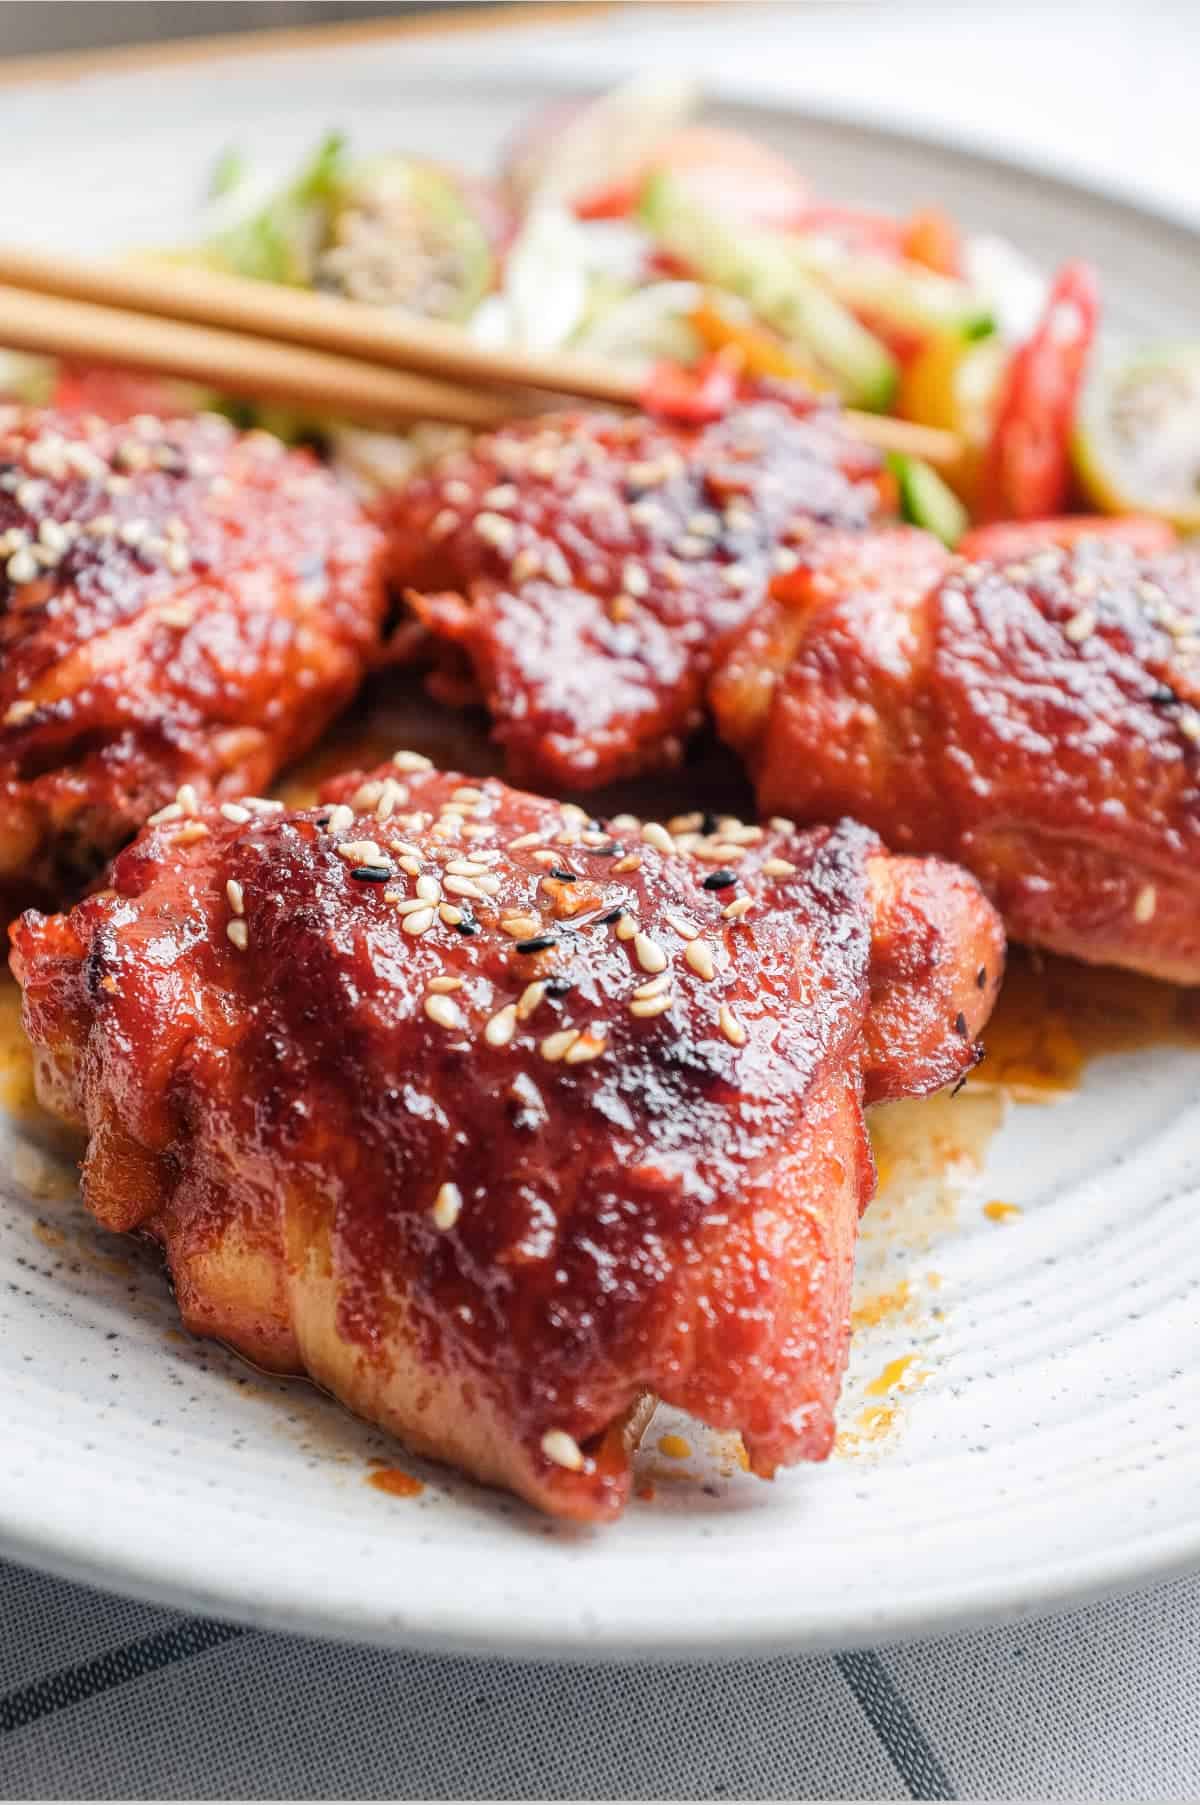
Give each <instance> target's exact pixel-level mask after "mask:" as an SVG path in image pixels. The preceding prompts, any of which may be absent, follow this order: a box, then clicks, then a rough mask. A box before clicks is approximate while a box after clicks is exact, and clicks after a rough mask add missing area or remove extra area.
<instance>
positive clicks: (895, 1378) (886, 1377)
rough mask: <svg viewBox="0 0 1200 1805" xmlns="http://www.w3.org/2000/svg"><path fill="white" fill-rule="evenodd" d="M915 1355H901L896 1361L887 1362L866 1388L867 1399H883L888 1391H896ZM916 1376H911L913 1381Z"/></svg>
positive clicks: (910, 1366)
mask: <svg viewBox="0 0 1200 1805" xmlns="http://www.w3.org/2000/svg"><path fill="white" fill-rule="evenodd" d="M916 1357H917V1356H916V1355H915V1354H901V1356H900V1358H899V1359H898V1360H889V1361H888V1363H887V1365H886V1366H885V1367H884V1369H883V1371H882V1372H881V1373H880V1374H879V1375H878V1377H877V1378H874V1379H872V1380H871V1383H870V1384H869V1385H868V1386H867V1396H868V1397H869V1398H885V1397H886V1396H887V1394H888V1392H889V1391H898V1390H899V1389H900V1387H901V1386H902V1385H903V1384H904V1381H905V1379H906V1377H907V1375H908V1373H909V1371H910V1369H911V1368H912V1365H913V1362H914V1361H915V1360H916ZM916 1376H917V1375H915V1374H914V1375H913V1378H914V1381H915V1379H916Z"/></svg>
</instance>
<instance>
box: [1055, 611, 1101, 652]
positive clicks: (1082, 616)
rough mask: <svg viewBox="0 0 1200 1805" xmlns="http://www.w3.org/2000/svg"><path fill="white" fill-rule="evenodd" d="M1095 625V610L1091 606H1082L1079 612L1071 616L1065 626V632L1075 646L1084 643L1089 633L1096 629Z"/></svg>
mask: <svg viewBox="0 0 1200 1805" xmlns="http://www.w3.org/2000/svg"><path fill="white" fill-rule="evenodd" d="M1095 627H1096V616H1095V612H1094V611H1093V610H1092V609H1091V608H1081V609H1080V610H1079V613H1078V614H1073V615H1072V616H1071V618H1070V620H1069V621H1068V622H1067V624H1066V626H1065V627H1064V628H1063V634H1064V636H1065V637H1066V638H1067V639H1069V640H1070V642H1071V644H1072V645H1073V646H1077V645H1082V643H1083V641H1084V640H1085V639H1087V637H1088V636H1089V634H1091V633H1093V632H1094V631H1095Z"/></svg>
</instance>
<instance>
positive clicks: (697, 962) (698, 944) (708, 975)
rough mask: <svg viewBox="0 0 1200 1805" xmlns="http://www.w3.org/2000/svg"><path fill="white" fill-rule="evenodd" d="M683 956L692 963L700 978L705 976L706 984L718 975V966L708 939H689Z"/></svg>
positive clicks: (688, 962) (689, 963)
mask: <svg viewBox="0 0 1200 1805" xmlns="http://www.w3.org/2000/svg"><path fill="white" fill-rule="evenodd" d="M683 956H684V959H685V961H686V962H687V964H688V965H690V966H691V968H692V970H693V971H694V972H695V974H696V976H697V977H698V978H703V979H704V981H705V983H706V984H707V983H710V982H711V980H712V979H713V978H714V977H715V976H716V966H715V965H714V963H713V954H712V947H711V946H710V945H709V944H708V941H707V940H691V941H689V942H688V944H687V945H686V946H685V947H684V949H683Z"/></svg>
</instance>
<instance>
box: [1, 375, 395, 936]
mask: <svg viewBox="0 0 1200 1805" xmlns="http://www.w3.org/2000/svg"><path fill="white" fill-rule="evenodd" d="M0 553H2V561H0V908H3V909H4V910H5V919H7V918H8V916H10V915H12V914H13V913H14V912H15V911H16V909H17V908H19V907H21V906H22V905H23V904H24V903H28V902H33V901H38V902H49V903H56V902H59V901H61V900H63V899H64V898H69V897H70V896H71V895H72V894H73V893H77V892H78V891H79V890H80V889H81V888H82V887H83V886H84V884H85V883H86V882H87V881H88V880H89V879H90V878H91V877H92V876H93V875H94V874H95V873H96V872H97V871H98V870H99V869H100V868H101V866H102V865H103V864H104V862H105V861H106V860H107V859H108V858H109V857H111V855H112V854H113V853H114V852H115V851H116V849H117V848H118V847H119V846H120V845H122V843H123V842H124V841H126V840H127V839H129V838H130V836H131V835H132V834H133V833H134V832H135V831H136V830H137V828H138V827H139V826H140V825H141V823H142V822H143V821H144V820H145V818H146V816H147V815H148V814H149V813H150V812H151V811H152V810H154V809H157V808H159V807H160V806H162V805H163V804H167V803H168V802H169V799H170V798H172V797H173V796H175V794H176V791H177V790H179V789H180V786H185V787H184V788H183V791H182V795H183V801H182V802H181V803H180V805H179V808H180V812H182V811H183V810H184V809H186V808H189V807H190V806H191V805H192V801H194V799H195V798H196V797H203V796H208V795H215V796H235V795H237V794H238V793H239V792H240V791H243V790H246V789H257V788H258V787H260V786H261V785H263V784H265V783H266V782H267V780H268V779H269V778H271V777H272V776H273V775H274V773H275V772H276V771H277V770H278V769H279V768H280V767H281V766H282V765H283V764H284V763H285V762H286V761H287V760H288V759H290V758H291V757H293V756H294V755H295V754H297V753H299V752H301V751H303V750H304V749H305V748H306V747H307V746H308V745H310V744H311V743H312V741H313V740H315V739H316V737H317V735H318V734H319V733H320V731H321V729H322V728H323V727H324V726H325V724H326V723H327V722H328V721H329V720H330V719H331V718H332V716H333V715H334V714H336V713H337V712H338V710H339V709H340V708H341V707H343V706H344V704H345V703H346V702H347V701H348V700H349V698H350V697H351V695H352V694H353V693H354V691H355V689H356V688H357V687H358V683H359V680H360V678H361V676H362V673H363V670H364V667H365V664H366V662H367V661H368V658H369V657H370V656H371V654H372V653H373V651H374V648H375V645H376V642H377V640H378V638H379V635H380V633H381V631H382V625H383V616H384V610H385V592H384V578H383V568H382V558H383V541H382V538H381V535H380V533H379V531H378V529H377V528H376V527H374V526H372V525H371V524H370V523H369V522H368V521H367V520H366V519H365V518H364V516H363V514H362V513H361V510H360V509H359V507H358V505H357V504H356V502H355V501H354V500H353V499H352V498H351V497H350V496H348V495H347V494H346V493H345V492H344V491H343V490H342V489H341V488H339V487H338V485H337V484H336V483H335V482H334V480H333V479H332V478H331V477H330V476H329V475H328V474H327V473H326V472H325V471H323V470H322V469H321V468H320V467H319V466H318V465H317V464H316V463H315V462H313V461H312V460H311V459H310V458H309V457H308V456H307V454H305V453H295V452H285V451H284V449H283V447H282V446H281V445H280V444H279V443H278V441H277V440H275V439H272V438H270V437H269V436H267V435H266V434H250V435H247V436H245V437H239V436H238V435H237V434H235V433H234V432H233V430H232V429H231V428H230V427H229V426H228V425H227V424H226V423H225V422H224V421H223V420H219V419H216V418H215V417H211V416H210V417H200V418H197V419H189V420H173V421H170V422H163V421H160V420H158V419H154V418H152V417H150V416H148V415H139V416H137V417H135V418H134V419H133V420H131V421H127V422H124V423H119V424H112V423H106V422H105V421H103V420H100V419H98V418H96V417H95V416H90V415H82V416H81V415H78V414H60V413H53V412H50V411H23V410H18V409H15V408H10V409H4V410H0ZM194 831H199V830H198V829H196V830H194Z"/></svg>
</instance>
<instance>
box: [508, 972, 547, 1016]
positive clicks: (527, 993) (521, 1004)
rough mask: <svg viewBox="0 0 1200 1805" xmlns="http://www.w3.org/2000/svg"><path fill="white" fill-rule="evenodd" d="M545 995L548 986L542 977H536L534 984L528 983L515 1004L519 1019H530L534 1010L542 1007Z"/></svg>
mask: <svg viewBox="0 0 1200 1805" xmlns="http://www.w3.org/2000/svg"><path fill="white" fill-rule="evenodd" d="M545 995H546V986H545V985H544V984H543V983H542V981H541V979H540V978H535V979H534V981H533V983H532V984H527V985H526V986H525V988H524V990H523V991H522V992H521V995H520V996H519V998H518V999H517V1001H516V1003H515V1004H514V1005H513V1006H514V1008H515V1009H516V1012H517V1019H518V1020H519V1021H523V1022H524V1021H528V1019H529V1017H530V1016H531V1015H532V1014H533V1012H534V1010H535V1009H537V1008H539V1007H540V1005H541V1003H542V1001H543V999H544V998H545Z"/></svg>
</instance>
